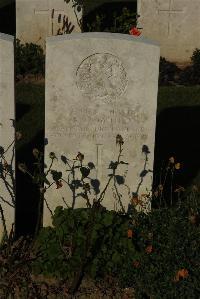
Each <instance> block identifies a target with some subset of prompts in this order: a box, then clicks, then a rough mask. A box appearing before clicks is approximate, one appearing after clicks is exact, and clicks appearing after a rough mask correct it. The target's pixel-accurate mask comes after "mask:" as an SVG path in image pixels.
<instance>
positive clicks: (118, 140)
mask: <svg viewBox="0 0 200 299" xmlns="http://www.w3.org/2000/svg"><path fill="white" fill-rule="evenodd" d="M118 144H119V145H123V144H124V140H123V138H122V136H121V135H120V134H118V135H117V136H116V145H118Z"/></svg>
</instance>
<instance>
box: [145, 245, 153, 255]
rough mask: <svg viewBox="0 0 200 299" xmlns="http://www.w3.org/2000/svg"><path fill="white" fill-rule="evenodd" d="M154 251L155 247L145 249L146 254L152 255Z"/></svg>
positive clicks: (149, 246)
mask: <svg viewBox="0 0 200 299" xmlns="http://www.w3.org/2000/svg"><path fill="white" fill-rule="evenodd" d="M152 251H153V246H152V245H148V246H147V247H146V249H145V252H146V253H148V254H149V253H152Z"/></svg>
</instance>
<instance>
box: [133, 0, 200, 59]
mask: <svg viewBox="0 0 200 299" xmlns="http://www.w3.org/2000/svg"><path fill="white" fill-rule="evenodd" d="M138 14H139V15H140V18H139V20H138V27H142V28H143V29H142V34H143V36H145V37H148V38H151V39H153V40H155V41H158V42H159V43H160V51H161V56H164V57H165V58H167V59H168V60H170V61H174V62H178V63H179V64H184V63H188V62H190V57H191V55H192V53H193V51H194V50H195V48H199V47H200V31H199V28H200V5H199V0H192V1H191V0H152V1H149V0H138Z"/></svg>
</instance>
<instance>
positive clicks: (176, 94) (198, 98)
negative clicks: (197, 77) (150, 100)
mask: <svg viewBox="0 0 200 299" xmlns="http://www.w3.org/2000/svg"><path fill="white" fill-rule="evenodd" d="M199 105H200V86H199V85H198V86H163V87H159V90H158V109H157V113H158V114H159V113H160V112H162V111H163V110H164V109H167V108H172V107H192V106H199Z"/></svg>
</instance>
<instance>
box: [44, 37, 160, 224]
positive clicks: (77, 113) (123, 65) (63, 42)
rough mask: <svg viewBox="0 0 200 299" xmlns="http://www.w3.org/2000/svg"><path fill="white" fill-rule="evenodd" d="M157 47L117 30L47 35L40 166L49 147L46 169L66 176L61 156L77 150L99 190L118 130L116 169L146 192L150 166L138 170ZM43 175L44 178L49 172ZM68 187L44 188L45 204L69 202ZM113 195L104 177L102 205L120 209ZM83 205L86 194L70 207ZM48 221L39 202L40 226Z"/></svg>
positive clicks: (133, 188) (149, 126)
mask: <svg viewBox="0 0 200 299" xmlns="http://www.w3.org/2000/svg"><path fill="white" fill-rule="evenodd" d="M159 54H160V53H159V47H158V46H157V45H156V44H155V43H153V42H151V41H148V40H145V39H144V38H140V37H139V38H137V37H132V36H129V35H123V34H112V33H85V34H83V33H82V34H78V33H76V34H71V35H68V36H66V35H65V36H62V37H51V38H48V39H47V45H46V55H47V56H46V120H45V123H46V132H45V136H46V138H47V139H48V145H47V146H46V153H45V161H46V164H47V166H49V165H50V163H51V159H50V158H49V153H50V152H54V153H55V154H56V157H57V158H58V160H55V163H54V164H53V167H52V169H53V170H57V171H62V174H63V177H62V178H63V179H65V181H67V180H68V174H69V172H66V171H65V169H66V168H67V164H65V163H66V161H65V159H63V157H62V159H61V156H66V157H67V158H68V159H70V160H69V161H68V162H69V163H73V161H74V160H73V159H75V158H76V156H77V153H78V152H81V153H83V154H84V155H85V158H84V161H83V163H86V162H93V163H94V164H95V169H92V170H91V172H90V175H89V176H90V177H91V178H93V179H96V178H97V179H99V181H100V191H102V190H103V188H104V187H105V185H106V183H107V181H108V179H109V176H108V174H109V173H111V170H110V169H108V167H109V164H110V161H116V159H117V155H118V152H119V146H116V135H117V134H121V135H122V137H123V138H124V142H125V143H124V145H123V148H124V150H123V156H122V157H121V158H120V160H121V161H125V162H128V163H129V165H128V166H127V165H126V164H121V165H120V167H119V170H117V174H118V175H121V176H123V177H124V179H125V184H127V185H128V186H129V187H130V192H131V193H132V192H138V194H140V195H141V194H142V193H148V191H150V190H151V182H152V173H151V172H148V173H147V175H145V176H144V178H142V177H141V176H140V175H141V172H142V171H143V170H144V169H145V170H147V171H148V170H152V169H153V156H154V135H155V122H156V107H157V85H158V69H159ZM144 145H147V146H148V147H149V150H150V153H149V154H148V155H147V156H148V161H145V158H146V156H145V153H144V152H142V148H143V146H144ZM63 161H64V162H65V163H63ZM71 161H72V162H71ZM86 164H87V163H86ZM143 174H144V172H143ZM48 178H49V180H50V181H51V175H49V176H48ZM119 180H120V177H119ZM118 187H119V192H120V193H121V194H122V195H123V197H122V203H123V206H124V208H125V210H127V206H128V204H129V202H130V197H131V194H128V189H127V187H126V186H125V185H124V184H122V185H119V186H118ZM146 189H148V191H147V190H146ZM67 190H68V187H67V184H65V183H64V182H63V187H61V188H58V189H56V185H55V184H54V185H52V186H51V188H49V189H48V190H47V192H46V196H45V198H46V199H47V202H48V205H49V208H50V209H51V210H52V211H54V209H55V207H56V206H58V205H64V201H65V202H66V203H67V205H68V206H71V205H72V193H71V192H70V191H67ZM113 191H114V192H113ZM115 197H116V192H115V189H113V184H111V185H110V186H109V188H108V190H107V193H106V195H105V198H104V200H103V202H102V203H103V205H105V206H106V207H107V208H108V209H120V208H121V206H120V204H119V203H118V202H117V201H116V198H115ZM91 198H92V199H94V198H95V196H93V197H92V196H91ZM85 206H86V200H85V199H81V197H78V198H77V199H76V203H75V207H85ZM50 223H51V219H50V212H49V210H48V209H47V208H46V206H45V208H44V225H49V224H50Z"/></svg>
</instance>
